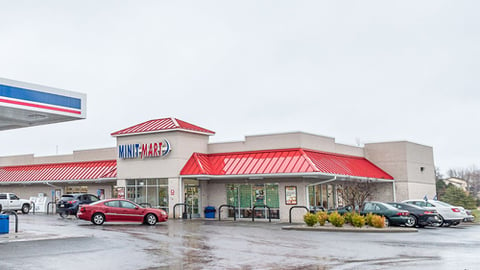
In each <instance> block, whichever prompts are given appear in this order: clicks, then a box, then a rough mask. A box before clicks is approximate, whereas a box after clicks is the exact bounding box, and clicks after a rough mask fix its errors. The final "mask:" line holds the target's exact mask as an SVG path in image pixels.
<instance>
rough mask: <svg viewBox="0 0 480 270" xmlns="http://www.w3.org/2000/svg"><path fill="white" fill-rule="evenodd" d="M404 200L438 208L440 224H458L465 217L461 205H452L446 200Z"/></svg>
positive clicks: (421, 205)
mask: <svg viewBox="0 0 480 270" xmlns="http://www.w3.org/2000/svg"><path fill="white" fill-rule="evenodd" d="M403 202H404V203H409V204H414V205H417V206H420V207H425V208H427V209H430V210H436V211H437V212H438V214H439V217H440V226H442V225H443V226H446V227H448V226H451V225H454V226H455V225H458V224H460V222H462V220H463V219H464V217H465V214H462V210H461V209H460V208H459V207H457V206H453V205H450V204H448V203H446V202H441V201H435V200H422V199H417V200H406V201H403ZM464 211H465V210H464Z"/></svg>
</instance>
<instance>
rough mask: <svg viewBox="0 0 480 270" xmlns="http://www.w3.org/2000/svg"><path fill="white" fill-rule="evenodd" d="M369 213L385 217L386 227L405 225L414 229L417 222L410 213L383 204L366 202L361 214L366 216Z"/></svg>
mask: <svg viewBox="0 0 480 270" xmlns="http://www.w3.org/2000/svg"><path fill="white" fill-rule="evenodd" d="M368 213H372V214H376V215H380V216H384V217H385V226H386V227H387V226H390V225H398V226H400V225H404V226H408V227H412V226H413V224H414V222H415V221H414V219H413V218H412V217H411V216H410V212H408V211H406V210H400V209H397V208H395V207H393V206H391V205H389V204H387V203H383V202H375V201H372V202H364V203H363V205H362V208H361V210H360V214H362V215H366V214H368Z"/></svg>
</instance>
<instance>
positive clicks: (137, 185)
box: [126, 179, 168, 212]
mask: <svg viewBox="0 0 480 270" xmlns="http://www.w3.org/2000/svg"><path fill="white" fill-rule="evenodd" d="M126 198H127V199H129V200H131V201H134V202H136V203H138V204H143V205H145V206H149V207H150V206H151V207H153V208H161V209H163V210H165V211H167V212H168V180H167V179H129V180H127V194H126Z"/></svg>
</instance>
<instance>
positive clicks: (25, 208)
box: [0, 193, 32, 214]
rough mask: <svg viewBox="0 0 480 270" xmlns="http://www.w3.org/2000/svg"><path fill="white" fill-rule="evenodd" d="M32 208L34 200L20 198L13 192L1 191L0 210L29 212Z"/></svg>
mask: <svg viewBox="0 0 480 270" xmlns="http://www.w3.org/2000/svg"><path fill="white" fill-rule="evenodd" d="M31 208H32V202H31V201H29V200H26V199H20V198H19V197H18V196H17V195H15V194H13V193H0V212H1V211H22V213H23V214H28V212H29V211H30V209H31Z"/></svg>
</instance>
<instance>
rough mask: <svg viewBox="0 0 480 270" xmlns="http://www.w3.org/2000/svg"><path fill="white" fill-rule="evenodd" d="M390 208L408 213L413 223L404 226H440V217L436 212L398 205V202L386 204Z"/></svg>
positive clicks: (410, 205)
mask: <svg viewBox="0 0 480 270" xmlns="http://www.w3.org/2000/svg"><path fill="white" fill-rule="evenodd" d="M388 204H390V205H391V206H393V207H395V208H397V209H400V210H406V211H408V212H410V216H411V217H412V218H413V220H414V222H413V223H409V224H406V225H407V226H411V227H415V226H418V227H425V226H436V227H437V226H440V217H439V216H438V213H437V210H433V209H427V208H423V207H420V206H416V205H414V204H408V203H400V202H388Z"/></svg>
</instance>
